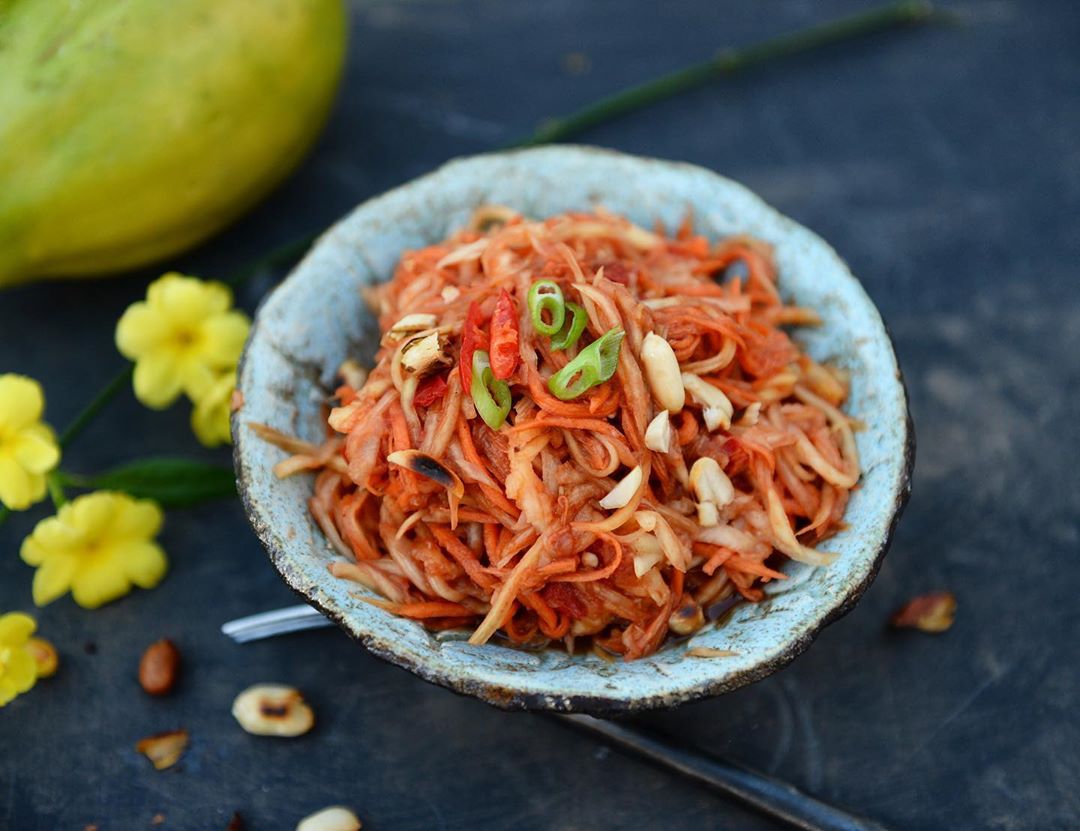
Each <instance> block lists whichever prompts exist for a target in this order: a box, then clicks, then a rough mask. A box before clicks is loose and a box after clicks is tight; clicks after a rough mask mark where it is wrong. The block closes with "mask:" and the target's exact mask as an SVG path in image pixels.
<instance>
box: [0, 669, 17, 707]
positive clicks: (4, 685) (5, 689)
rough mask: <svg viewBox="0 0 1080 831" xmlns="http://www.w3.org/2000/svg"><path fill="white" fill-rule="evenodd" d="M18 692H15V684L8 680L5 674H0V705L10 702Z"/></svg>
mask: <svg viewBox="0 0 1080 831" xmlns="http://www.w3.org/2000/svg"><path fill="white" fill-rule="evenodd" d="M16 695H18V693H16V692H15V685H14V684H12V683H11V682H10V681H8V680H7V679H6V678H5V677H4V676H3V675H0V707H3V706H4V705H5V704H10V703H11V700H12V699H13V698H15V696H16Z"/></svg>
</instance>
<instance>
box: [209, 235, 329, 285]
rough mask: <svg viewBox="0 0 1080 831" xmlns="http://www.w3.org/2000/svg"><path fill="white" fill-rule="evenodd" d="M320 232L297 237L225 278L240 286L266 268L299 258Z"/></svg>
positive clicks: (226, 280) (230, 282)
mask: <svg viewBox="0 0 1080 831" xmlns="http://www.w3.org/2000/svg"><path fill="white" fill-rule="evenodd" d="M319 233H320V232H318V231H311V232H309V233H307V234H304V235H303V236H302V237H296V238H295V239H292V240H290V241H289V242H287V243H285V244H284V245H281V246H278V247H277V248H275V249H273V250H272V251H271V252H270V253H268V254H266V255H264V256H262V257H260V258H259V259H257V260H255V261H254V262H251V263H248V264H247V265H246V266H244V267H243V268H241V269H239V270H238V271H237V272H236V273H235V274H233V275H232V276H231V277H228V278H227V279H225V280H224V282H225V283H227V284H228V285H230V286H239V285H241V284H242V283H244V282H245V281H247V280H250V279H251V278H252V277H254V276H255V275H256V274H258V273H259V272H261V271H263V270H264V269H267V268H273V267H274V266H277V265H281V264H282V263H290V262H293V261H294V260H297V259H299V258H300V257H302V256H303V255H304V253H305V252H306V251H307V250H308V248H310V247H311V243H313V242H314V241H315V240H316V239H318V236H319Z"/></svg>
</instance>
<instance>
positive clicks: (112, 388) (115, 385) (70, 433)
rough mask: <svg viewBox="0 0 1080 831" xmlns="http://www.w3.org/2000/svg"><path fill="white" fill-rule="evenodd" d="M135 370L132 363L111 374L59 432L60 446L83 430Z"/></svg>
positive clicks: (71, 440) (70, 440)
mask: <svg viewBox="0 0 1080 831" xmlns="http://www.w3.org/2000/svg"><path fill="white" fill-rule="evenodd" d="M134 372H135V367H134V365H133V364H128V365H127V366H125V367H124V368H123V369H122V370H120V372H119V373H117V374H116V375H114V376H113V378H112V380H110V381H109V382H108V383H107V384H106V385H105V386H104V387H102V389H101V391H100V392H98V394H97V395H95V396H94V398H93V400H92V401H91V402H90V403H89V404H87V405H86V406H85V407H83V408H82V410H81V411H80V412H79V414H78V415H77V416H75V418H74V419H73V420H72V422H71V423H70V424H69V425H68V426H67V427H66V428H64V432H63V433H61V434H60V439H59V441H60V446H61V447H67V446H68V445H69V444H71V442H73V441H74V440H75V438H76V437H77V436H78V435H79V433H81V432H82V431H83V430H85V429H86V428H87V426H88V425H89V424H90V422H91V421H93V420H94V418H95V417H96V416H97V414H98V413H100V412H101V411H102V410H103V409H105V405H106V404H108V403H109V402H110V401H112V400H113V398H115V397H116V394H117V393H118V392H120V390H122V389H123V388H124V387H126V386H127V382H128V381H129V380H130V379H131V376H132V374H133V373H134Z"/></svg>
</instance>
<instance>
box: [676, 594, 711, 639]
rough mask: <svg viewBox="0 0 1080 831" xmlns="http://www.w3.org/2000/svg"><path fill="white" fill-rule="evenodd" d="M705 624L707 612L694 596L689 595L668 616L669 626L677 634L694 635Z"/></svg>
mask: <svg viewBox="0 0 1080 831" xmlns="http://www.w3.org/2000/svg"><path fill="white" fill-rule="evenodd" d="M704 625H705V613H704V612H703V611H702V609H701V607H700V606H699V605H698V604H697V603H695V602H694V599H693V598H692V597H687V599H686V600H684V601H683V602H682V604H681V605H680V606H679V608H677V609H675V611H673V612H672V613H671V615H670V616H669V617H668V628H669V629H670V630H671V631H672V632H674V633H675V634H676V635H692V634H694V633H695V632H696V631H697V630H698V629H700V628H701V627H702V626H704Z"/></svg>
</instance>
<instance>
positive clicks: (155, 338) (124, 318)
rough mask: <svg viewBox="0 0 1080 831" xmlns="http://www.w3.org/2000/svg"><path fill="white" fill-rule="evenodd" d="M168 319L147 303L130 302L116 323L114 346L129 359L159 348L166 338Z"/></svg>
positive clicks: (167, 334) (137, 357) (136, 358)
mask: <svg viewBox="0 0 1080 831" xmlns="http://www.w3.org/2000/svg"><path fill="white" fill-rule="evenodd" d="M170 330H171V327H170V326H169V322H168V319H167V318H166V317H165V316H164V315H163V314H162V313H161V312H160V311H159V310H158V309H155V308H154V307H152V306H151V305H150V304H148V303H132V304H131V305H130V306H128V307H127V309H126V310H125V311H124V313H123V314H122V315H121V316H120V320H119V321H117V324H116V348H117V349H119V350H120V354H121V355H123V356H124V357H125V358H128V359H129V360H132V361H134V360H138V359H139V358H141V357H143V356H144V355H149V354H150V353H151V352H155V351H157V350H158V349H160V348H161V347H162V345H163V343H164V342H165V341H166V340H167V339H168V337H169V332H170Z"/></svg>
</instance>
